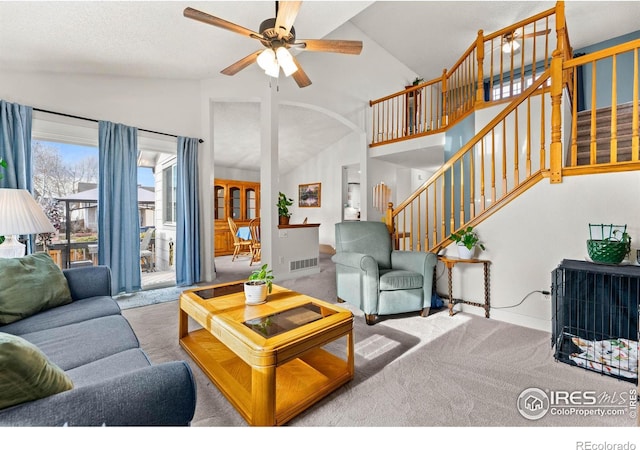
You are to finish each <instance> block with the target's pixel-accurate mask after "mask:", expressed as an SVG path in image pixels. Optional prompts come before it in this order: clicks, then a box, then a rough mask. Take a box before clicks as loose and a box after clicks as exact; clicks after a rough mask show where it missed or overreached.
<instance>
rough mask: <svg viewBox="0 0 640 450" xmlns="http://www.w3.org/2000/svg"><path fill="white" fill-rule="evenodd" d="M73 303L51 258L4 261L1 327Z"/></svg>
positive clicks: (0, 281)
mask: <svg viewBox="0 0 640 450" xmlns="http://www.w3.org/2000/svg"><path fill="white" fill-rule="evenodd" d="M70 302H71V292H69V285H68V284H67V279H66V277H65V276H64V274H63V273H62V270H60V268H59V267H58V266H57V265H56V263H55V262H53V259H51V256H49V255H48V254H46V253H34V254H33V255H27V256H23V257H22V258H0V325H6V324H8V323H11V322H15V321H16V320H20V319H24V318H25V317H29V316H32V315H34V314H35V313H37V312H40V311H44V310H45V309H49V308H53V307H54V306H60V305H66V304H67V303H70Z"/></svg>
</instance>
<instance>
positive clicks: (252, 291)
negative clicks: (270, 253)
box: [244, 264, 273, 305]
mask: <svg viewBox="0 0 640 450" xmlns="http://www.w3.org/2000/svg"><path fill="white" fill-rule="evenodd" d="M272 288H273V271H272V270H270V269H269V265H268V264H264V265H263V266H262V267H261V268H259V269H257V270H254V271H253V272H251V275H249V278H248V279H247V281H245V283H244V297H245V303H246V304H247V305H260V304H262V303H264V302H266V301H267V294H270V293H271V289H272Z"/></svg>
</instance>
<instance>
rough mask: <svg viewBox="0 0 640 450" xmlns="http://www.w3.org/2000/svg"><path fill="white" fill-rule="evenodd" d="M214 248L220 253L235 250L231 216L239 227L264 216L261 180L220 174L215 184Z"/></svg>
mask: <svg viewBox="0 0 640 450" xmlns="http://www.w3.org/2000/svg"><path fill="white" fill-rule="evenodd" d="M213 202H214V204H213V211H214V241H213V242H214V252H215V255H216V256H222V255H231V254H233V236H232V235H231V231H230V230H229V222H228V220H227V218H228V217H231V218H232V219H233V220H234V221H235V223H236V224H237V225H238V227H246V226H249V222H250V221H251V219H255V218H258V217H260V183H257V182H254V181H240V180H224V179H220V178H216V179H215V180H214V188H213Z"/></svg>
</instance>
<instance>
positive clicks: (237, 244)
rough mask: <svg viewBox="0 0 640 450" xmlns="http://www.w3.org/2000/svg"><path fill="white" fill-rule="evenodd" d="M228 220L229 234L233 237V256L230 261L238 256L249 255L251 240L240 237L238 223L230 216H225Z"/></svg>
mask: <svg viewBox="0 0 640 450" xmlns="http://www.w3.org/2000/svg"><path fill="white" fill-rule="evenodd" d="M227 221H228V222H229V229H230V230H231V236H232V237H233V257H232V258H231V262H233V261H235V260H236V258H237V257H238V256H241V255H249V256H250V255H251V240H248V239H241V238H239V237H238V225H236V223H235V221H234V220H233V219H232V218H231V217H227Z"/></svg>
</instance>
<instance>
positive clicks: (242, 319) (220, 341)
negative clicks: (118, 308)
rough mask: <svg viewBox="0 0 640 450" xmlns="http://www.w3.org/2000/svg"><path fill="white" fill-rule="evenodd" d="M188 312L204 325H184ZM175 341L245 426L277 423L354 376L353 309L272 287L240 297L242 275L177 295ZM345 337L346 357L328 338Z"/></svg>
mask: <svg viewBox="0 0 640 450" xmlns="http://www.w3.org/2000/svg"><path fill="white" fill-rule="evenodd" d="M189 317H191V318H192V319H193V320H195V322H197V323H198V324H200V325H201V326H202V328H199V329H194V330H192V331H189V326H188V319H189ZM178 333H179V339H180V345H181V346H182V348H184V349H185V350H186V351H187V353H189V355H190V356H191V358H192V359H193V360H194V361H195V362H196V364H198V366H200V368H201V369H202V370H203V371H204V372H205V373H206V374H207V376H208V377H209V378H210V379H211V381H213V383H214V384H215V385H216V386H217V387H218V389H220V391H221V392H222V393H223V394H224V396H225V397H226V398H227V399H228V400H229V402H231V404H232V405H233V406H234V407H235V408H236V409H237V410H238V412H239V413H240V414H241V415H242V416H243V417H244V419H245V420H246V421H247V423H249V424H250V425H282V424H284V423H286V422H287V421H289V420H291V419H292V418H293V417H295V416H296V415H298V414H300V413H301V412H302V411H304V410H305V409H307V408H308V407H309V406H311V405H312V404H314V403H315V402H317V401H318V400H320V399H321V398H323V397H325V396H326V395H328V394H329V393H331V392H332V391H334V390H335V389H337V388H338V387H340V386H342V385H343V384H345V383H347V382H348V381H350V380H352V379H353V374H354V355H353V314H352V313H351V311H349V310H347V309H344V308H341V307H339V306H336V305H333V304H331V303H327V302H323V301H321V300H317V299H315V298H312V297H308V296H306V295H303V294H299V293H297V292H294V291H291V290H288V289H285V288H282V287H280V286H276V285H274V286H273V291H272V293H271V294H269V297H268V298H267V302H266V303H264V304H262V305H256V306H248V305H245V303H244V292H243V282H242V281H239V282H233V283H224V284H218V285H214V286H209V287H203V288H198V289H192V290H187V291H184V292H183V293H182V294H181V295H180V312H179V329H178ZM340 338H345V340H346V354H345V355H344V357H340V356H337V355H335V354H333V353H331V352H330V351H329V350H328V349H327V348H323V347H324V346H326V345H327V344H329V343H331V342H333V341H335V340H337V339H340Z"/></svg>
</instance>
